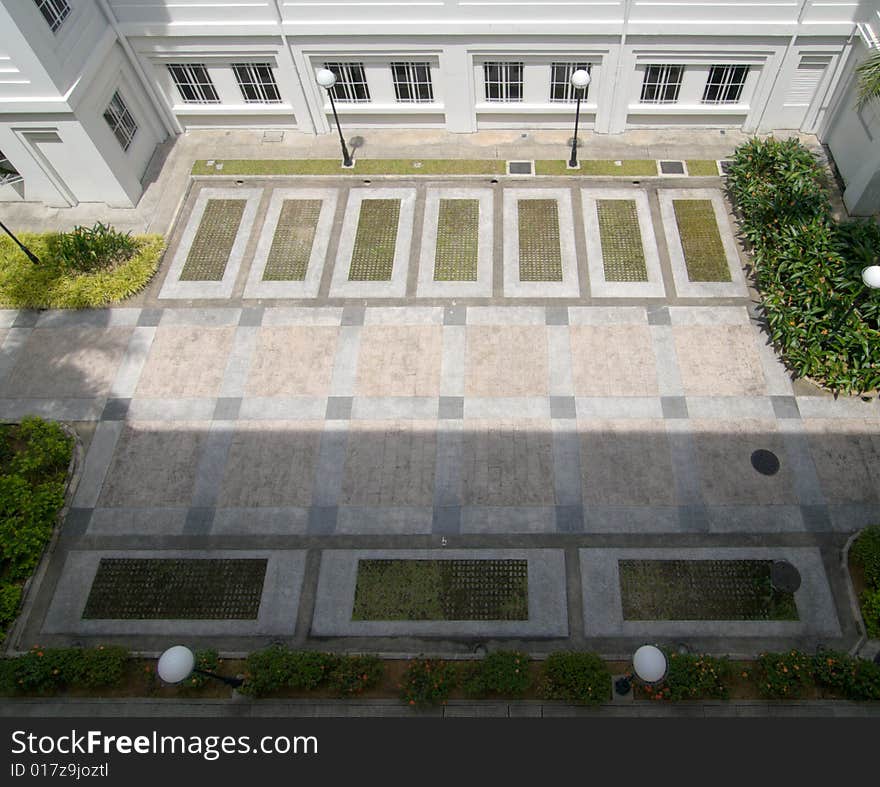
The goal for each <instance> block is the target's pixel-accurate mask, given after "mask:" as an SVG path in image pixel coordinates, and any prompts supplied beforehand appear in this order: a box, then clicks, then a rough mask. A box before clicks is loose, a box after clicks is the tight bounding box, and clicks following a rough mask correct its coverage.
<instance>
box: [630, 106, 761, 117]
mask: <svg viewBox="0 0 880 787" xmlns="http://www.w3.org/2000/svg"><path fill="white" fill-rule="evenodd" d="M627 112H628V113H629V114H630V115H747V114H748V113H749V105H748V104H630V105H629V106H628V107H627Z"/></svg>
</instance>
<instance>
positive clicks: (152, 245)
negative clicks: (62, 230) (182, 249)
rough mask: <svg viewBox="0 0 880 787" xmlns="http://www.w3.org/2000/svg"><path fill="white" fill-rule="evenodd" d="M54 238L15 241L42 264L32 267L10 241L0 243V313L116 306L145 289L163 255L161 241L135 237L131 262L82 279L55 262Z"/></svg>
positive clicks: (44, 235) (26, 235)
mask: <svg viewBox="0 0 880 787" xmlns="http://www.w3.org/2000/svg"><path fill="white" fill-rule="evenodd" d="M57 238H58V234H57V233H40V234H35V233H27V232H25V233H21V234H20V235H19V239H20V240H21V241H22V243H24V244H25V245H26V246H27V247H28V248H29V249H30V250H31V251H32V252H34V254H36V255H37V256H38V257H39V258H40V261H41V263H40V264H39V265H35V264H34V263H32V262H31V261H30V260H29V259H28V258H27V257H26V256H25V255H24V253H23V252H22V251H21V250H20V249H19V248H18V247H17V246H16V245H15V244H14V243H13V242H12V240H11V239H10V238H8V237H5V236H4V237H2V238H0V307H2V308H4V309H86V308H92V307H97V306H106V305H107V304H111V303H118V302H119V301H122V300H125V299H126V298H128V297H130V296H132V295H134V294H135V293H137V292H140V291H141V290H142V289H143V288H144V287H145V286H146V284H147V282H149V281H150V279H151V278H152V277H153V274H155V273H156V270H157V268H158V267H159V262H160V260H161V259H162V252H163V251H164V250H165V240H164V239H163V238H162V237H161V236H159V235H146V236H138V237H136V238H135V241H136V243H137V251H136V252H135V254H134V256H133V257H131V259H128V260H126V261H124V262H120V263H118V264H115V265H113V266H111V267H109V268H105V269H103V270H98V271H94V272H90V273H82V272H79V271H76V270H74V269H73V268H72V267H71V265H70V264H69V263H68V262H67V261H66V260H65V259H63V258H60V257H58V256H57V253H56V251H55V250H56V249H57V242H56V240H57Z"/></svg>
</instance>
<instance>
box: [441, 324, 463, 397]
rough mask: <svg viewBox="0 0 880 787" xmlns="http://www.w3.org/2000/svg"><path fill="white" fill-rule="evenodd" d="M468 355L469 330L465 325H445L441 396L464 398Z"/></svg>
mask: <svg viewBox="0 0 880 787" xmlns="http://www.w3.org/2000/svg"><path fill="white" fill-rule="evenodd" d="M466 354H467V328H466V327H465V326H464V325H444V326H443V349H442V355H441V360H440V395H441V396H464V373H465V356H466Z"/></svg>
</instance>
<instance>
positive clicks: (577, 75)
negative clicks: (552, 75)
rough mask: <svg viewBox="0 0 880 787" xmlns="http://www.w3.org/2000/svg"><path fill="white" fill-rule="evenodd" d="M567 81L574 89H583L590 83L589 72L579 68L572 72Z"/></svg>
mask: <svg viewBox="0 0 880 787" xmlns="http://www.w3.org/2000/svg"><path fill="white" fill-rule="evenodd" d="M568 81H569V82H571V86H572V87H573V88H575V90H583V89H584V88H585V87H586V86H587V85H589V84H590V73H589V72H588V71H584V70H583V69H582V68H579V69H578V70H577V71H573V72H572V74H571V76H570V77H569V78H568Z"/></svg>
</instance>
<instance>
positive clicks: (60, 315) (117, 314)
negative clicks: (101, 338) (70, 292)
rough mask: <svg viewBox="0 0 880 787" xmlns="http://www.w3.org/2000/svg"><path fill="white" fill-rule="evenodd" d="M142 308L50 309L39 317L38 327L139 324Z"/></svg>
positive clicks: (96, 326)
mask: <svg viewBox="0 0 880 787" xmlns="http://www.w3.org/2000/svg"><path fill="white" fill-rule="evenodd" d="M140 314H141V310H140V309H130V308H124V307H123V308H108V309H49V310H48V311H45V312H42V313H41V314H40V316H39V318H38V319H37V325H36V327H37V328H119V327H132V326H135V325H137V324H138V320H139V319H140Z"/></svg>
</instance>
